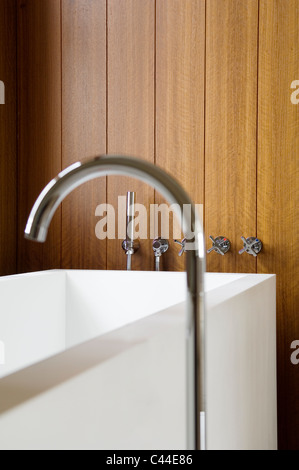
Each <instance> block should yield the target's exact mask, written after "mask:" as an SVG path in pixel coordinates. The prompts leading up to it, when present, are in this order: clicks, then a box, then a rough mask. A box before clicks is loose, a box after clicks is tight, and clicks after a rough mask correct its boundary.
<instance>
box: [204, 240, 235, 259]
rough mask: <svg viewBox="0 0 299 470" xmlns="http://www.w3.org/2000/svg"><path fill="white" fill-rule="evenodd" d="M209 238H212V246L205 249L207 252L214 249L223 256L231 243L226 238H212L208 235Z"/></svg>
mask: <svg viewBox="0 0 299 470" xmlns="http://www.w3.org/2000/svg"><path fill="white" fill-rule="evenodd" d="M210 240H212V243H213V246H212V248H210V249H209V250H208V251H207V253H212V251H215V252H216V253H218V255H222V256H224V255H225V254H226V253H227V252H228V251H229V250H230V247H231V244H230V241H229V239H228V238H226V237H217V238H213V237H212V236H211V235H210Z"/></svg>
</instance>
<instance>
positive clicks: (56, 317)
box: [0, 271, 244, 378]
mask: <svg viewBox="0 0 299 470" xmlns="http://www.w3.org/2000/svg"><path fill="white" fill-rule="evenodd" d="M242 276H244V275H242V274H206V276H205V285H206V286H205V290H206V291H211V290H213V289H217V288H218V287H221V286H223V285H225V284H228V283H231V282H234V281H236V280H238V279H240V278H241V277H242ZM0 298H1V307H0V341H1V344H3V345H4V352H5V360H4V361H2V362H4V364H1V366H0V378H1V377H4V376H7V375H9V374H12V373H14V372H16V371H18V370H20V369H23V368H25V367H28V366H30V365H32V364H34V363H37V362H40V361H42V360H44V359H46V358H49V357H51V356H53V355H55V354H58V353H60V352H62V351H65V350H66V349H67V348H70V347H73V346H76V345H77V344H80V343H83V342H85V341H88V340H90V339H92V338H96V337H98V336H101V335H103V334H105V333H109V332H111V331H113V330H115V329H118V328H121V327H123V326H125V325H128V324H130V323H133V322H135V321H138V320H139V319H141V318H144V317H146V316H149V315H152V314H155V313H157V312H159V311H162V310H164V309H166V308H168V307H170V306H173V305H177V304H179V303H182V302H184V301H185V298H186V273H173V272H160V273H154V272H124V271H48V272H43V273H32V274H25V275H18V276H10V277H7V278H2V279H1V280H0ZM182 314H184V309H183V308H182Z"/></svg>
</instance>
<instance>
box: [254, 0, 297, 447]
mask: <svg viewBox="0 0 299 470" xmlns="http://www.w3.org/2000/svg"><path fill="white" fill-rule="evenodd" d="M298 18H299V1H298V0H288V1H287V2H286V1H284V0H262V1H261V6H260V47H259V51H260V60H259V131H258V199H257V203H258V206H257V207H258V231H259V234H260V235H261V238H262V240H263V242H264V250H263V252H262V253H261V255H260V256H259V258H258V272H261V273H275V274H277V294H278V303H277V305H278V312H277V314H278V318H277V321H278V323H277V326H278V404H279V409H278V414H279V446H280V448H281V449H290V450H295V449H298V448H299V434H298V428H299V403H298V396H299V377H298V366H294V365H292V364H291V361H290V356H291V352H292V351H291V349H290V346H291V343H292V342H293V341H294V340H298V338H299V316H298V312H299V264H298V253H297V247H298V245H299V235H298V233H299V232H298V219H299V209H298V208H299V166H298V165H299V137H298V136H299V105H297V106H295V105H294V104H292V103H291V94H292V92H293V91H294V90H292V89H291V83H292V82H293V81H294V80H299V68H298V64H299V22H298Z"/></svg>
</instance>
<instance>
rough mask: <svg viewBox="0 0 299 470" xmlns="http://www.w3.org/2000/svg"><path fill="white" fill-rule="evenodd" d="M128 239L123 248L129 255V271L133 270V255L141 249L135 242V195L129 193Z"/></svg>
mask: <svg viewBox="0 0 299 470" xmlns="http://www.w3.org/2000/svg"><path fill="white" fill-rule="evenodd" d="M126 217H127V223H126V239H125V240H124V242H123V244H122V247H123V250H124V251H125V252H126V255H127V271H131V269H132V255H133V254H134V253H135V252H136V251H137V250H138V249H139V242H135V240H134V217H135V193H133V192H132V191H128V193H127V216H126Z"/></svg>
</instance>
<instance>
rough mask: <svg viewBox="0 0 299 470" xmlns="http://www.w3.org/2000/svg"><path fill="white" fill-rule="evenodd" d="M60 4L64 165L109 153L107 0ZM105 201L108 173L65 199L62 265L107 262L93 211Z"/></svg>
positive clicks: (69, 0) (70, 0) (95, 265)
mask: <svg viewBox="0 0 299 470" xmlns="http://www.w3.org/2000/svg"><path fill="white" fill-rule="evenodd" d="M61 6H62V17H61V29H62V43H61V45H62V61H61V64H62V168H66V167H67V166H69V165H71V164H72V163H75V162H77V161H78V160H81V159H83V158H87V157H93V156H96V155H100V154H104V153H106V0H64V1H63V2H62V5H61ZM78 64H80V66H79V67H78ZM105 202H106V178H105V177H103V178H100V179H97V180H96V181H92V182H90V183H88V184H85V185H84V186H81V187H80V188H78V189H77V190H76V191H75V192H73V194H71V195H70V196H69V197H68V198H66V200H65V201H64V202H63V205H62V256H61V266H62V268H69V269H70V268H71V269H101V268H103V267H105V266H106V241H105V240H98V239H97V238H96V236H95V223H96V222H95V210H96V207H97V206H98V205H99V204H101V203H105Z"/></svg>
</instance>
